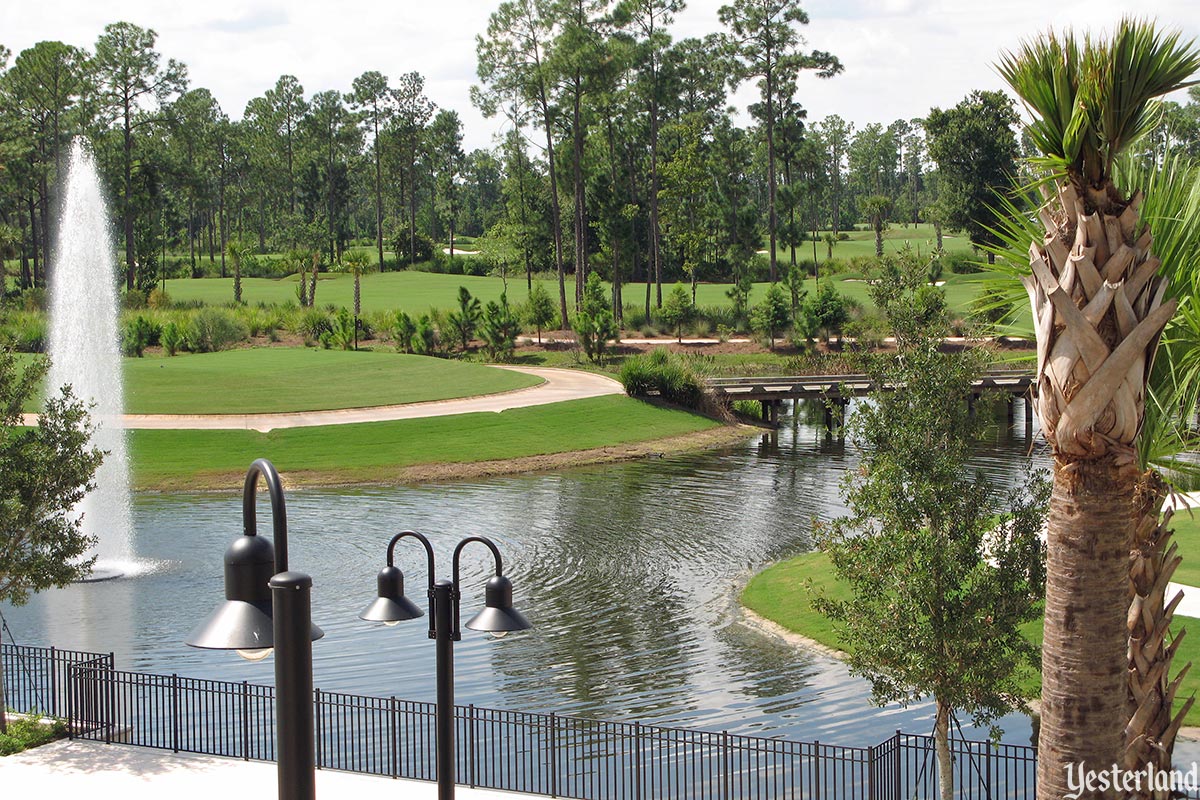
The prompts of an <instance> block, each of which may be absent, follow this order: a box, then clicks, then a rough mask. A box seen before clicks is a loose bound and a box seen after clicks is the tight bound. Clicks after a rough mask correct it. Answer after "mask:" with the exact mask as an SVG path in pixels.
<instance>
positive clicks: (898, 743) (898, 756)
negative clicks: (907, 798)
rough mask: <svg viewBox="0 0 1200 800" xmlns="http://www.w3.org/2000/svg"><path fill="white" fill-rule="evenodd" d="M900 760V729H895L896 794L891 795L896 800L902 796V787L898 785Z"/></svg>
mask: <svg viewBox="0 0 1200 800" xmlns="http://www.w3.org/2000/svg"><path fill="white" fill-rule="evenodd" d="M901 763H902V759H901V757H900V729H899V728H897V729H896V793H895V794H894V795H892V796H893V797H895V798H896V800H900V798H901V797H903V796H904V794H903V786H902V785H901V783H900V766H901Z"/></svg>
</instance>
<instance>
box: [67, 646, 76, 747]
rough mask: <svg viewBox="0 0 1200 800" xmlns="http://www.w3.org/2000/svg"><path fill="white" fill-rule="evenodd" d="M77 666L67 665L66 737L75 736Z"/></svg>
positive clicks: (71, 737)
mask: <svg viewBox="0 0 1200 800" xmlns="http://www.w3.org/2000/svg"><path fill="white" fill-rule="evenodd" d="M76 671H77V667H76V666H75V665H74V664H68V665H67V739H74V738H75V683H76V681H77V680H78V678H77V677H76V674H75V673H76Z"/></svg>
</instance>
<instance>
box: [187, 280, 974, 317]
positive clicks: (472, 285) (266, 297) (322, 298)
mask: <svg viewBox="0 0 1200 800" xmlns="http://www.w3.org/2000/svg"><path fill="white" fill-rule="evenodd" d="M986 276H987V273H976V274H973V275H952V274H947V275H945V281H946V286H945V288H946V300H947V302H948V303H949V305H950V307H951V308H952V309H955V310H956V311H958V312H959V313H965V311H966V309H967V307H968V306H969V304H970V302H971V301H972V300H973V299H974V298H975V296H976V295H978V293H979V291H980V286H979V283H980V281H981V280H982V279H983V278H984V277H986ZM846 277H849V278H851V279H850V280H845V279H844V278H843V276H840V275H839V276H834V277H833V278H832V280H833V281H834V285H835V286H836V287H837V289H838V291H839V292H841V293H842V294H844V295H846V296H847V297H849V298H852V299H854V300H856V301H858V302H859V303H861V304H862V305H863V306H866V307H870V305H871V303H870V300H869V299H868V297H867V285H866V284H865V283H863V282H862V281H861V280H857V278H859V277H860V276H858V275H849V276H846ZM822 280H828V278H822ZM573 281H574V279H573V278H572V277H571V276H568V286H567V294H568V302H570V301H571V299H572V298H573V296H574V295H573V292H574V282H573ZM540 283H541V284H542V285H543V286H544V287H545V289H546V291H547V292H549V293H550V296H551V297H553V298H557V297H558V283H557V282H556V281H540ZM672 285H673V284H667V285H664V286H663V289H664V294H666V292H669V291H670V289H671V286H672ZM296 286H297V280H296V277H295V276H294V275H293V276H289V277H286V278H280V279H272V278H243V279H242V297H243V299H244V300H245V301H246V302H247V303H250V304H254V303H259V302H263V303H268V304H269V303H286V302H288V301H289V300H290V301H293V302H294V301H295V300H296ZM459 286H465V287H466V288H467V289H468V290H469V291H470V292H471V294H472V295H473V296H474V297H478V298H479V299H480V301H481V302H483V303H487V302H488V301H489V300H499V299H500V293H501V292H502V291H503V290H504V282H503V281H502V280H500V279H499V278H492V277H478V276H473V275H439V274H435V273H431V272H408V271H403V272H384V273H369V274H367V275H364V276H363V278H362V307H363V310H364V311H381V310H392V309H397V310H403V311H407V312H408V313H410V314H414V313H415V314H421V313H424V312H427V311H428V310H429V309H431V308H443V309H449V308H456V307H457V303H458V287H459ZM768 286H770V284H769V283H756V284H755V285H754V289H753V290H752V292H751V295H750V302H751V303H757V302H759V301H760V300H761V299H762V298H763V297H764V296H765V295H766V291H767V287H768ZM805 288H806V289H807V290H808V291H810V292H811V291H814V290H815V289H816V284H815V281H814V280H813V279H812V278H810V279H809V280H808V281H806V282H805ZM728 289H729V285H728V284H723V283H702V284H700V285H699V286H698V287H697V289H696V304H697V305H699V306H728V305H729V303H730V301H729V298H728V297H727V296H726V294H725V293H726V291H728ZM167 294H169V295H170V296H171V299H173V300H177V301H178V300H187V301H195V300H199V301H203V302H205V303H211V304H218V305H219V304H224V303H229V302H231V301H232V300H233V279H232V278H176V279H173V280H168V281H167ZM527 297H528V292H527V291H526V288H525V280H524V278H523V277H518V278H515V279H514V278H510V279H509V281H508V299H509V302H510V303H514V304H516V303H523V302H524V301H525V299H526V298H527ZM353 300H354V279H353V278H352V277H351V276H349V275H345V274H336V273H335V274H331V275H325V274H322V276H321V280H320V281H319V282H318V284H317V305H319V306H324V305H325V304H327V303H333V304H335V305H338V306H345V307H350V305H351V304H352V303H353ZM625 302H626V303H628V304H630V305H633V306H635V307H636V306H640V305H642V304H643V303H644V302H645V284H627V285H626V288H625Z"/></svg>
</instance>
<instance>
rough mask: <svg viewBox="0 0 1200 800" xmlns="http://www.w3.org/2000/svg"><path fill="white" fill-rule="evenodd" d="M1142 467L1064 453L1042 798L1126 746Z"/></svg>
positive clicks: (1054, 545)
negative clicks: (1132, 570)
mask: <svg viewBox="0 0 1200 800" xmlns="http://www.w3.org/2000/svg"><path fill="white" fill-rule="evenodd" d="M1138 479H1139V475H1138V470H1137V467H1136V465H1135V464H1133V463H1132V462H1130V461H1128V460H1123V459H1121V458H1119V457H1115V456H1113V455H1106V456H1105V457H1103V458H1100V459H1095V460H1081V461H1064V460H1063V459H1061V458H1056V459H1055V464H1054V490H1053V493H1052V494H1051V497H1050V515H1049V519H1048V521H1047V547H1046V622H1045V640H1044V643H1043V646H1042V725H1041V733H1040V736H1039V745H1038V776H1037V781H1038V798H1039V800H1049V799H1050V798H1054V800H1059V799H1060V798H1062V797H1064V796H1066V795H1067V794H1068V793H1069V791H1070V789H1069V786H1068V783H1067V773H1066V769H1067V768H1068V767H1075V766H1077V765H1080V764H1082V765H1084V767H1085V768H1086V769H1093V770H1097V771H1101V770H1107V769H1110V768H1111V767H1112V765H1113V764H1115V763H1118V761H1119V760H1120V754H1121V752H1122V751H1123V749H1124V741H1123V732H1124V728H1125V722H1126V721H1127V716H1126V713H1125V709H1126V702H1125V696H1126V675H1125V671H1126V663H1127V662H1126V644H1127V641H1128V633H1127V630H1126V624H1125V621H1126V609H1127V608H1128V594H1127V592H1128V588H1127V587H1128V580H1129V548H1130V544H1131V531H1132V527H1133V520H1134V507H1133V503H1132V497H1133V493H1134V490H1135V489H1136V487H1137V484H1138Z"/></svg>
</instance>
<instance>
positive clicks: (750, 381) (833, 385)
mask: <svg viewBox="0 0 1200 800" xmlns="http://www.w3.org/2000/svg"><path fill="white" fill-rule="evenodd" d="M705 385H706V386H707V387H708V390H709V391H710V392H712V394H713V395H714V396H715V397H716V398H717V399H718V400H720V401H722V402H725V403H732V402H733V401H734V400H757V401H759V402H760V403H762V409H763V419H764V420H765V421H767V422H778V421H779V408H780V406H781V405H782V404H783V401H784V400H821V401H823V402H824V403H825V422H826V426H827V427H829V428H831V429H832V428H833V427H834V426H835V422H837V421H835V419H834V408H837V409H838V411H839V417H841V416H844V412H845V408H846V406H847V405H848V404H849V402H850V400H851V399H852V398H855V397H866V396H867V395H868V394H870V393H871V392H874V391H876V390H878V389H880V388H883V389H885V390H890V389H896V388H898V386H897V385H895V384H884V385H882V386H881V385H880V384H879V383H878V382H877V381H875V380H873V379H872V378H871V377H870V376H868V375H861V374H853V375H795V376H780V377H754V378H707V379H705ZM984 392H1001V393H1004V394H1007V395H1008V400H1009V403H1008V413H1009V419H1010V421H1011V419H1012V414H1013V400H1015V399H1016V398H1018V397H1024V398H1025V399H1026V400H1027V401H1028V399H1029V398H1030V397H1033V396H1036V394H1037V379H1036V376H1035V375H1034V373H1033V372H1031V371H1027V370H996V371H992V372H988V373H986V374H984V375H982V376H980V377H979V378H976V379H975V381H973V382H972V384H971V394H970V397H969V398H967V401H968V402H969V403H971V405H972V406H973V405H974V403H975V401H976V400H977V399H978V398H979V396H980V395H982V394H983V393H984ZM1032 418H1033V404H1032V403H1030V402H1026V403H1025V419H1026V424H1030V423H1031V422H1032Z"/></svg>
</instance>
